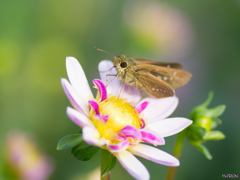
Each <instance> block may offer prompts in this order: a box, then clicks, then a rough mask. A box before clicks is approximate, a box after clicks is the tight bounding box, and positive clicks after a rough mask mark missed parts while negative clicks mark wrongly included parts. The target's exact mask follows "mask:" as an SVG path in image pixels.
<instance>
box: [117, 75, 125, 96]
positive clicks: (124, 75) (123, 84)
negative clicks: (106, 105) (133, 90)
mask: <svg viewBox="0 0 240 180" xmlns="http://www.w3.org/2000/svg"><path fill="white" fill-rule="evenodd" d="M125 79H126V73H125V74H124V76H123V83H122V85H121V89H120V91H119V94H118V99H119V98H120V94H121V92H122V90H123V86H124V84H125Z"/></svg>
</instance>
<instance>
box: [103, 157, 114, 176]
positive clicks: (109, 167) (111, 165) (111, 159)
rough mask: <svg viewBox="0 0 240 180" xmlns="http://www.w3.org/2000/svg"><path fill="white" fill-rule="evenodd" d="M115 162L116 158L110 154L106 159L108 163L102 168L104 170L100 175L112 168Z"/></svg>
mask: <svg viewBox="0 0 240 180" xmlns="http://www.w3.org/2000/svg"><path fill="white" fill-rule="evenodd" d="M116 162H117V158H116V157H115V156H114V155H112V154H111V157H110V158H109V160H108V165H107V167H106V169H104V171H103V172H102V174H101V176H102V177H103V176H105V175H106V174H107V173H108V172H109V171H111V170H112V168H113V167H114V166H115V164H116Z"/></svg>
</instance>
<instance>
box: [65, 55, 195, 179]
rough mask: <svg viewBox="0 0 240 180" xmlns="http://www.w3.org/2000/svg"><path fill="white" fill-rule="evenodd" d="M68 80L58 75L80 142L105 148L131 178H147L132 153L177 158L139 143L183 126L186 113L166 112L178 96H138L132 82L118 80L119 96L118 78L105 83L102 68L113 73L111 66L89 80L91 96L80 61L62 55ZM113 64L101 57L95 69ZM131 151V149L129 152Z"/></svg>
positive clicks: (168, 160)
mask: <svg viewBox="0 0 240 180" xmlns="http://www.w3.org/2000/svg"><path fill="white" fill-rule="evenodd" d="M66 66H67V74H68V77H69V81H70V83H69V82H68V80H66V79H64V78H62V79H61V82H62V87H63V89H64V91H65V93H66V95H67V97H68V99H69V100H70V102H71V104H72V105H73V107H74V108H71V107H67V115H68V116H69V118H70V119H71V120H72V121H73V122H74V123H76V124H77V125H79V126H80V127H81V128H82V136H83V139H84V141H85V142H86V143H88V144H90V145H95V146H98V147H101V148H103V149H107V150H108V151H110V152H111V153H112V154H113V155H115V156H116V157H117V159H118V160H119V162H120V163H121V164H122V166H123V167H124V168H125V169H126V170H127V171H128V172H129V174H131V175H132V176H133V177H134V178H136V179H150V175H149V173H148V170H147V169H146V168H145V166H144V165H143V164H142V163H141V162H140V161H139V160H138V159H137V158H136V157H135V156H134V155H137V156H141V157H143V158H145V159H148V160H151V161H153V162H155V163H158V164H163V165H166V166H178V165H179V161H178V159H177V158H175V157H173V156H172V155H170V154H168V153H166V152H164V151H161V150H159V149H158V148H155V147H152V146H148V145H145V144H142V142H145V143H150V144H153V145H164V144H165V140H164V137H167V136H171V135H173V134H176V133H178V132H180V131H182V130H183V129H184V128H186V127H187V126H189V125H190V124H191V123H192V121H191V120H188V119H186V118H169V119H165V118H166V117H167V116H169V115H170V114H171V113H172V112H173V111H174V110H175V108H176V107H177V104H178V98H177V97H175V96H174V97H168V98H163V99H156V98H145V99H143V100H141V101H140V97H139V95H138V94H137V92H136V90H134V88H131V89H129V88H128V86H127V85H125V86H124V88H123V90H122V92H121V94H120V98H118V95H119V90H120V82H119V80H118V79H117V78H115V79H114V80H113V78H114V77H111V76H109V78H108V82H110V81H111V80H113V81H112V82H111V83H110V84H109V85H108V86H107V88H106V87H105V84H106V74H116V70H115V69H112V70H111V71H108V72H105V73H101V79H102V80H99V79H94V80H93V83H94V85H95V86H96V87H97V89H98V91H99V93H98V95H97V98H95V99H94V98H93V95H92V92H91V90H90V87H89V84H88V82H87V79H86V76H85V74H84V72H83V69H82V67H81V65H80V64H79V63H78V61H77V60H76V59H75V58H73V57H67V59H66ZM112 66H113V64H112V62H111V61H102V62H101V63H100V64H99V71H106V70H108V69H110V68H111V67H112ZM133 154H134V155H133Z"/></svg>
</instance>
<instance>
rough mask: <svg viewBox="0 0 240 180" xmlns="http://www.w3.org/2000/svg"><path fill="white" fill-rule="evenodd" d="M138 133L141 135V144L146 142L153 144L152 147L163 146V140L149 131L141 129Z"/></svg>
mask: <svg viewBox="0 0 240 180" xmlns="http://www.w3.org/2000/svg"><path fill="white" fill-rule="evenodd" d="M140 132H141V135H142V141H143V142H147V143H150V144H154V145H164V144H165V140H164V138H163V137H161V136H160V135H159V134H157V133H156V132H154V131H152V130H150V129H142V130H141V131H140Z"/></svg>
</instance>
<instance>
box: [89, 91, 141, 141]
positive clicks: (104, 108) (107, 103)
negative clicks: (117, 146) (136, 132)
mask: <svg viewBox="0 0 240 180" xmlns="http://www.w3.org/2000/svg"><path fill="white" fill-rule="evenodd" d="M99 113H100V114H101V115H108V116H109V118H108V120H107V122H103V121H99V119H97V118H95V114H94V111H91V112H90V116H89V118H90V119H91V120H92V121H93V123H94V125H95V127H96V128H97V129H98V132H99V133H100V134H101V136H102V137H105V138H106V139H116V138H117V137H116V136H117V132H118V131H119V130H121V129H122V128H124V127H125V126H127V125H131V126H134V127H136V128H137V129H140V127H141V124H142V122H141V118H140V117H139V114H138V112H137V111H136V110H135V109H134V107H133V106H132V105H131V104H130V103H128V102H126V101H125V99H123V98H119V99H118V98H117V96H112V97H110V98H108V99H106V100H104V101H102V102H100V103H99Z"/></svg>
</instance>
